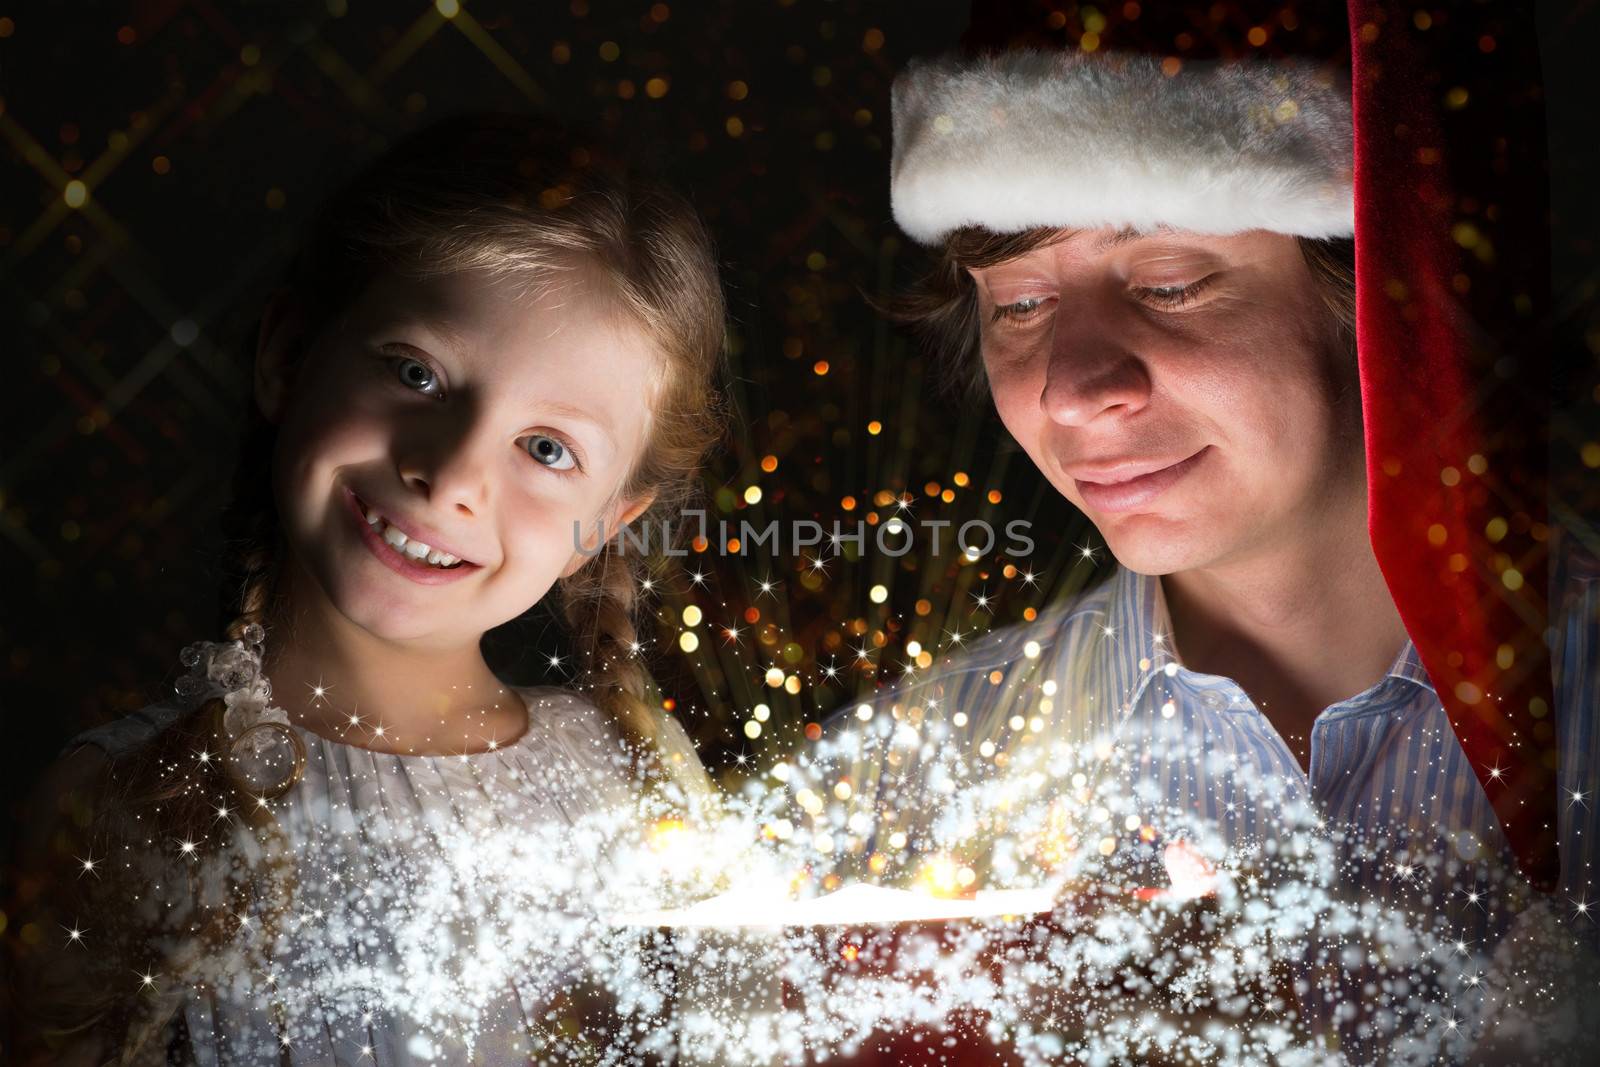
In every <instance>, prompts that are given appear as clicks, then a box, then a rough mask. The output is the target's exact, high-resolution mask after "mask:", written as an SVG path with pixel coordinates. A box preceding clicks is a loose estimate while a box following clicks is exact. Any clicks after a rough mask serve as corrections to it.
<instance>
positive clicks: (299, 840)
mask: <svg viewBox="0 0 1600 1067" xmlns="http://www.w3.org/2000/svg"><path fill="white" fill-rule="evenodd" d="M517 691H518V692H519V693H520V694H521V695H522V696H523V697H524V699H525V700H526V701H527V704H528V708H529V728H528V730H527V732H526V733H525V734H524V735H523V737H521V738H520V739H518V740H517V741H515V742H514V743H511V744H509V745H506V746H505V747H503V748H499V749H497V750H492V751H487V752H481V753H476V754H472V755H465V756H404V755H392V754H387V753H379V752H373V751H370V750H367V749H363V748H358V747H356V746H353V745H347V744H341V743H338V742H335V741H330V740H328V739H326V738H323V737H320V736H318V735H316V734H313V733H310V732H309V731H306V730H303V729H300V728H298V727H295V729H296V730H297V731H298V732H299V735H300V737H301V739H302V740H303V741H304V743H305V748H306V755H307V759H306V766H305V773H304V776H303V777H302V778H301V780H300V781H299V782H298V783H297V784H296V785H295V786H294V787H293V788H292V789H291V790H290V792H288V793H287V794H286V795H285V796H284V797H282V798H280V799H279V800H278V801H275V802H273V804H272V809H273V812H274V815H275V816H276V820H277V824H278V826H280V827H281V828H282V830H283V834H284V837H283V839H282V840H283V841H284V843H286V844H287V846H288V849H289V853H290V854H291V855H292V856H293V860H292V867H293V879H294V883H293V890H292V897H291V904H290V906H289V909H288V911H287V913H286V914H285V913H282V912H281V911H280V913H279V914H283V920H282V923H281V925H280V927H279V929H280V931H281V933H280V934H279V935H278V936H277V938H276V939H275V940H274V939H272V938H269V937H267V936H266V935H265V934H264V933H258V931H260V930H262V925H261V921H260V916H259V915H256V916H253V917H251V918H249V919H247V920H246V921H245V923H244V924H243V926H242V928H241V929H240V930H239V931H238V932H237V934H236V937H235V941H236V942H237V943H238V944H239V946H240V948H239V950H238V952H237V953H234V954H232V955H230V954H228V953H221V954H219V953H215V952H212V953H207V954H206V955H205V956H204V957H203V958H201V959H200V960H199V961H198V963H197V966H198V976H197V977H190V978H189V979H188V980H187V981H185V982H183V983H182V984H181V986H178V988H177V991H176V992H175V993H172V994H170V995H171V998H172V1000H173V1001H174V1002H175V1005H176V1012H175V1014H174V1015H173V1017H172V1019H171V1021H170V1023H169V1024H168V1031H167V1033H166V1035H165V1040H166V1041H168V1042H169V1043H170V1044H171V1046H172V1047H173V1048H174V1050H175V1051H176V1052H177V1054H178V1055H179V1057H180V1060H179V1062H194V1063H199V1064H205V1065H213V1064H216V1065H220V1064H258V1063H280V1064H281V1063H293V1064H350V1065H367V1064H376V1065H380V1067H388V1065H409V1064H425V1063H452V1064H453V1063H469V1062H470V1063H518V1064H522V1063H529V1062H571V1061H572V1060H574V1059H578V1060H582V1061H585V1062H611V1063H625V1062H630V1061H633V1060H636V1058H637V1057H636V1056H635V1054H633V1053H631V1052H630V1051H629V1049H631V1048H633V1047H637V1046H638V1044H639V1043H638V1042H636V1041H634V1040H633V1039H631V1038H629V1037H627V1036H623V1037H622V1038H620V1039H619V1038H618V1037H617V1036H616V1034H615V1033H613V1034H611V1035H610V1036H606V1035H603V1034H601V1033H599V1031H600V1030H601V1029H603V1026H602V1025H601V1023H600V1022H597V1021H596V1020H597V1019H598V1016H597V1015H596V1014H595V1010H596V1009H595V1004H596V1003H598V1002H599V1000H603V999H604V998H603V997H600V998H596V997H593V996H590V997H580V996H577V995H575V992H574V991H575V990H577V989H580V988H583V989H590V990H591V991H592V989H593V988H595V987H596V986H597V983H595V982H594V981H592V980H590V979H592V977H593V975H594V974H596V973H597V968H603V967H606V966H613V967H614V966H615V965H614V964H611V963H608V962H607V961H608V960H609V959H610V958H611V957H609V956H608V953H609V952H610V951H611V946H610V945H609V943H608V941H607V938H608V937H610V936H613V935H614V934H615V927H614V926H612V925H610V924H608V922H607V919H608V918H609V917H610V916H608V915H607V914H606V913H607V911H608V909H616V908H619V907H626V906H627V905H628V903H629V901H628V900H626V899H624V898H625V896H626V892H625V891H624V892H614V890H616V889H617V887H616V886H615V885H614V884H613V882H614V880H615V879H616V878H617V876H618V875H619V872H620V875H621V877H622V879H623V880H627V878H628V877H630V876H631V875H630V872H629V869H628V867H627V866H625V865H623V862H622V861H621V860H619V855H620V854H625V850H622V851H621V852H620V853H619V850H618V849H617V848H616V847H614V846H616V845H617V843H618V841H619V835H625V834H626V833H627V832H628V831H629V829H630V828H631V827H636V826H637V825H638V824H639V822H640V820H641V819H644V818H647V817H648V815H647V813H644V812H642V811H641V809H640V806H639V805H640V803H641V799H640V798H641V793H640V792H639V791H638V790H636V789H635V788H633V782H632V779H631V777H630V772H629V770H628V762H627V758H626V753H625V749H624V748H623V746H622V742H621V741H620V738H619V736H618V734H617V732H616V730H615V727H614V726H613V725H612V724H611V723H610V722H609V721H608V720H607V719H606V717H605V716H604V714H603V713H602V712H600V711H599V710H598V709H596V708H595V707H594V706H593V705H591V704H590V703H588V702H587V701H586V700H584V699H583V698H582V697H580V696H578V695H576V694H573V693H571V692H568V691H566V690H562V689H557V688H529V689H519V690H517ZM179 714H180V708H179V707H178V706H177V705H153V706H151V707H148V708H145V709H144V710H142V711H140V712H138V713H135V714H134V715H130V716H128V717H126V718H124V719H121V720H119V721H117V722H114V723H111V724H109V725H107V726H104V727H101V728H100V729H97V730H94V731H91V732H89V733H87V734H84V735H82V736H80V737H79V738H78V739H77V743H79V744H90V745H94V746H96V747H98V748H100V749H102V750H104V751H105V752H106V753H107V754H108V755H109V756H111V757H113V758H115V757H118V756H124V755H126V754H128V753H130V752H132V751H133V750H135V749H136V748H137V747H138V746H140V745H142V744H144V743H145V742H146V741H148V740H149V739H150V738H151V737H153V736H154V735H155V733H156V732H157V731H158V730H160V729H161V728H162V727H164V726H165V725H167V724H168V723H170V722H171V721H173V719H174V718H176V717H177V716H178V715H179ZM671 737H672V742H671V743H672V745H673V746H674V747H687V738H686V737H685V736H684V735H683V734H682V731H681V729H680V728H677V727H676V726H675V725H674V726H673V727H672V731H671ZM688 758H694V757H693V754H692V749H690V750H689V754H688ZM249 840H253V839H249ZM168 844H169V845H172V846H173V847H172V848H169V849H167V850H166V854H165V855H163V856H162V858H161V862H162V863H163V864H165V867H164V868H163V869H165V870H166V871H168V872H169V873H168V875H167V876H166V878H165V881H166V882H167V883H168V884H167V885H162V886H155V887H152V890H151V899H152V900H154V901H159V902H160V903H161V906H163V907H168V908H174V909H177V911H179V912H181V910H182V909H183V908H184V907H185V906H189V902H191V901H192V900H193V899H195V897H196V895H197V894H198V895H199V896H200V898H201V899H207V900H209V901H210V902H211V903H213V904H214V903H216V902H217V901H218V900H219V899H224V898H222V897H220V896H219V889H218V886H219V884H220V883H221V878H220V876H217V875H215V874H209V875H208V874H204V873H200V868H199V865H197V864H195V863H193V861H189V863H188V866H189V867H190V868H191V870H190V871H189V873H188V874H187V876H186V875H184V874H182V873H179V874H177V875H176V876H173V875H172V874H171V873H170V872H172V871H174V870H179V871H181V869H182V867H181V865H182V864H183V863H184V859H183V857H182V855H181V843H168ZM175 865H178V866H175ZM185 877H187V878H188V880H189V884H188V885H187V886H183V885H180V884H179V883H181V882H182V881H183V880H184V878H185ZM641 877H642V875H641ZM642 888H647V887H642V886H635V887H634V889H642ZM635 903H636V902H635ZM253 910H255V911H259V910H260V906H259V901H257V903H256V906H255V907H254V909H253ZM611 914H613V915H614V914H615V912H614V910H612V911H611ZM253 935H254V937H255V941H254V942H253V941H252V936H253ZM620 951H626V949H622V950H620ZM172 984H174V985H176V983H172ZM598 984H601V985H603V983H598ZM614 1023H615V1018H609V1019H608V1020H607V1021H606V1022H605V1025H613V1024H614ZM632 1025H635V1026H638V1025H643V1024H641V1023H640V1022H639V1021H638V1020H637V1018H636V1019H635V1020H634V1022H633V1023H632Z"/></svg>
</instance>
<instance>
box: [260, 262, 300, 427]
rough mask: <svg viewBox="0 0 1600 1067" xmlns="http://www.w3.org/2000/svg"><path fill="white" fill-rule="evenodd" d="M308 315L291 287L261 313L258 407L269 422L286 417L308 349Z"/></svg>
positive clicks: (274, 294)
mask: <svg viewBox="0 0 1600 1067" xmlns="http://www.w3.org/2000/svg"><path fill="white" fill-rule="evenodd" d="M305 342H306V337H305V315H304V313H303V312H302V311H301V308H300V304H299V301H297V300H296V299H295V297H294V294H293V293H291V292H290V291H289V290H288V289H279V290H278V291H277V292H275V293H273V294H272V298H271V299H270V300H268V301H267V308H266V310H265V311H264V312H262V314H261V331H260V333H259V334H258V335H257V337H256V364H255V393H256V407H258V408H259V409H260V410H261V414H262V415H263V416H265V417H266V420H267V421H268V422H272V423H276V422H278V421H280V420H281V419H282V418H283V415H284V411H285V409H286V408H287V407H288V401H289V393H290V389H291V388H292V386H293V385H294V378H295V375H296V374H297V373H298V372H299V370H300V362H301V360H300V356H301V355H302V354H303V353H304V352H305Z"/></svg>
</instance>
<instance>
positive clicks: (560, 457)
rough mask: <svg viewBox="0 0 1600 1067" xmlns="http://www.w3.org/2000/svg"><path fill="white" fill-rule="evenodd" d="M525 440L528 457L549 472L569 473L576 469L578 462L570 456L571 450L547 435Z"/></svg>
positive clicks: (537, 434) (537, 435)
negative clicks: (548, 469) (541, 464)
mask: <svg viewBox="0 0 1600 1067" xmlns="http://www.w3.org/2000/svg"><path fill="white" fill-rule="evenodd" d="M526 440H527V442H528V445H527V449H528V455H530V456H532V457H533V458H534V459H536V460H538V461H539V462H540V463H543V464H544V465H545V466H546V467H549V468H550V469H551V470H558V471H569V470H572V469H574V468H575V467H577V465H578V461H577V459H576V458H575V457H574V456H573V455H572V450H571V449H570V448H568V447H567V446H566V445H564V444H562V443H561V442H560V441H557V440H556V439H555V438H554V437H551V436H550V435H549V434H542V433H536V434H532V435H531V436H529V437H527V438H526Z"/></svg>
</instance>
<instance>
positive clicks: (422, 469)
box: [399, 398, 510, 516]
mask: <svg viewBox="0 0 1600 1067" xmlns="http://www.w3.org/2000/svg"><path fill="white" fill-rule="evenodd" d="M452 399H455V398H452ZM462 406H464V405H462ZM453 414H455V415H456V417H448V416H445V417H439V418H438V419H437V421H432V420H430V423H431V424H430V425H428V426H426V427H418V430H417V436H416V437H415V438H414V439H413V440H411V441H410V442H407V445H406V447H405V449H404V451H403V452H402V453H401V459H400V461H399V472H400V479H401V481H403V482H404V483H405V484H406V486H407V487H408V488H410V489H412V490H414V491H415V492H418V493H421V494H422V495H423V496H424V497H426V498H427V500H428V502H429V503H430V504H432V505H433V506H434V507H436V508H442V509H448V510H451V511H454V512H455V513H457V514H460V515H463V516H471V515H477V514H481V513H482V512H483V510H484V506H485V504H486V502H487V501H488V499H489V492H490V489H489V486H490V480H491V479H490V474H491V470H492V459H493V457H492V454H491V449H492V448H494V447H495V442H494V440H492V435H491V433H490V431H489V428H488V426H487V425H486V424H485V420H483V419H481V418H479V417H476V416H475V415H465V414H461V413H459V412H458V413H453ZM501 445H502V446H503V447H506V448H509V447H510V445H509V444H505V443H504V441H503V440H502V441H501Z"/></svg>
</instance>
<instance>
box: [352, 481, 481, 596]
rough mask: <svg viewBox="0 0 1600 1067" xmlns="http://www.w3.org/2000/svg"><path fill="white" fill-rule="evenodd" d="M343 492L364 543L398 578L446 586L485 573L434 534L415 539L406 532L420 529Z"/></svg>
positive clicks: (353, 494)
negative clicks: (446, 546)
mask: <svg viewBox="0 0 1600 1067" xmlns="http://www.w3.org/2000/svg"><path fill="white" fill-rule="evenodd" d="M340 491H341V492H342V493H343V494H344V499H345V504H346V506H347V508H348V510H349V512H350V514H351V516H352V517H353V518H354V519H355V523H356V529H357V531H358V532H359V534H360V537H361V540H362V541H363V542H365V543H366V546H367V547H368V548H370V549H371V550H372V554H373V555H374V556H376V557H378V559H379V560H380V561H382V562H383V564H384V565H385V566H386V567H388V568H389V569H390V570H392V571H394V572H395V573H396V574H400V575H403V576H405V577H407V578H409V579H411V580H412V581H414V582H417V583H420V584H422V585H446V584H448V583H450V582H456V581H460V580H461V579H463V578H465V577H467V576H468V575H469V574H472V573H474V572H476V571H478V570H481V569H482V568H481V566H480V565H479V564H476V563H473V562H471V561H469V560H465V559H462V558H461V557H459V556H457V555H455V554H454V553H452V552H448V551H446V550H445V548H444V547H443V544H442V542H443V540H444V539H443V538H442V537H438V536H437V535H435V534H432V533H428V534H426V536H427V538H428V540H427V541H423V540H421V539H420V537H412V536H410V535H409V533H408V532H407V531H416V529H417V528H416V527H415V526H413V525H412V524H410V523H409V522H407V523H401V522H397V521H394V520H391V519H389V518H388V517H387V516H385V515H383V514H382V512H379V511H377V510H375V509H373V508H372V507H371V506H369V505H368V504H367V503H366V502H365V501H363V500H362V499H361V498H360V497H358V496H356V494H355V493H354V492H353V491H352V490H351V489H350V487H349V486H343V487H342V488H341V490H340ZM396 542H398V544H396ZM419 549H421V550H422V551H420V552H419ZM452 561H453V562H452Z"/></svg>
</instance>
